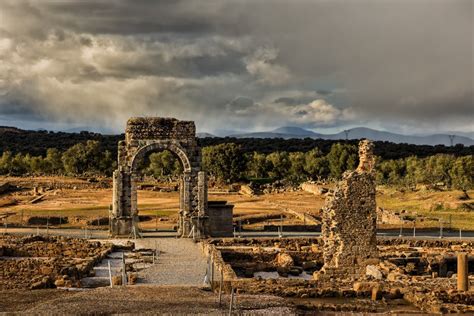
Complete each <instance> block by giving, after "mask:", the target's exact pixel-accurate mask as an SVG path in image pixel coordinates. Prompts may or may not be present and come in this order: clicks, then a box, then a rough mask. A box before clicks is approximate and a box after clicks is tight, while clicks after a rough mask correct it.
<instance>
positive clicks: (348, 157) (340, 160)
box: [327, 143, 358, 179]
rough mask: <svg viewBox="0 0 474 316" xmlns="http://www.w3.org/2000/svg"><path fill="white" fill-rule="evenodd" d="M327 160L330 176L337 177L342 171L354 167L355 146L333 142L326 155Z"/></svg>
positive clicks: (356, 157)
mask: <svg viewBox="0 0 474 316" xmlns="http://www.w3.org/2000/svg"><path fill="white" fill-rule="evenodd" d="M327 160H328V163H329V171H330V175H331V177H332V178H335V179H339V178H341V176H342V174H343V172H344V171H346V170H350V169H354V168H355V167H356V163H357V161H358V155H357V147H356V146H353V145H347V144H342V143H336V144H333V145H332V146H331V151H330V152H329V154H328V155H327Z"/></svg>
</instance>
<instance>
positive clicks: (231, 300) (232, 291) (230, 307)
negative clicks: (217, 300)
mask: <svg viewBox="0 0 474 316" xmlns="http://www.w3.org/2000/svg"><path fill="white" fill-rule="evenodd" d="M232 305H234V288H232V290H231V291H230V304H229V316H230V315H232V307H233V306H232Z"/></svg>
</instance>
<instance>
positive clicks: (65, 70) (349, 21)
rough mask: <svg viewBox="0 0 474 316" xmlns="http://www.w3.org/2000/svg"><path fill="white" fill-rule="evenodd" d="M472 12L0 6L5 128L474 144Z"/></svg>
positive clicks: (364, 3) (255, 3)
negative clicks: (160, 127)
mask: <svg viewBox="0 0 474 316" xmlns="http://www.w3.org/2000/svg"><path fill="white" fill-rule="evenodd" d="M473 3H474V1H472V0H449V1H447V0H371V1H368V0H341V1H339V0H320V1H318V0H312V1H310V0H308V1H302V0H301V1H300V0H295V1H288V0H281V1H280V0H266V1H263V0H262V1H259V0H252V1H250V0H249V1H244V0H239V1H237V0H236V1H222V0H215V1H211V0H206V1H179V0H169V1H158V0H156V1H146V0H107V1H106V0H76V1H72V0H71V1H66V0H55V1H53V0H37V1H34V0H31V1H23V0H1V1H0V125H16V126H19V127H22V128H31V129H36V128H46V129H68V128H72V127H76V126H89V127H92V128H95V129H102V130H111V131H114V132H119V131H122V130H123V129H124V125H125V121H126V120H127V118H128V117H130V116H146V115H155V116H171V117H176V118H179V119H186V120H194V121H196V124H197V127H198V130H199V131H206V132H214V133H219V132H221V133H222V132H223V131H226V130H235V131H261V130H268V129H272V128H276V127H280V126H301V127H306V128H309V129H312V130H315V131H321V132H324V131H326V132H332V131H339V130H341V129H343V128H347V127H354V126H367V127H372V128H377V129H383V130H389V131H394V132H403V133H432V132H443V131H460V132H474V98H473V76H474V75H473V74H474V54H473V50H474V41H473V28H474V27H473V16H474V8H473V6H474V5H473Z"/></svg>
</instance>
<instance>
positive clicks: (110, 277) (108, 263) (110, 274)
mask: <svg viewBox="0 0 474 316" xmlns="http://www.w3.org/2000/svg"><path fill="white" fill-rule="evenodd" d="M107 265H108V266H109V281H110V287H114V283H113V282H112V269H111V268H110V260H107Z"/></svg>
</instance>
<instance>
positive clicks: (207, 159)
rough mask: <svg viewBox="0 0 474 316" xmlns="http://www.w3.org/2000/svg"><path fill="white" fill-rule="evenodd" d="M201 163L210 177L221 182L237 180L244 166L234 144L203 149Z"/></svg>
mask: <svg viewBox="0 0 474 316" xmlns="http://www.w3.org/2000/svg"><path fill="white" fill-rule="evenodd" d="M202 163H203V167H204V169H205V170H207V171H208V172H209V174H210V175H213V176H215V177H216V179H218V180H220V181H223V182H234V181H237V180H239V179H240V178H241V177H242V173H243V171H244V170H245V166H246V161H245V156H244V155H243V153H242V150H241V148H240V146H238V145H236V144H234V143H224V144H220V145H217V146H209V147H205V148H203V150H202Z"/></svg>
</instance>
